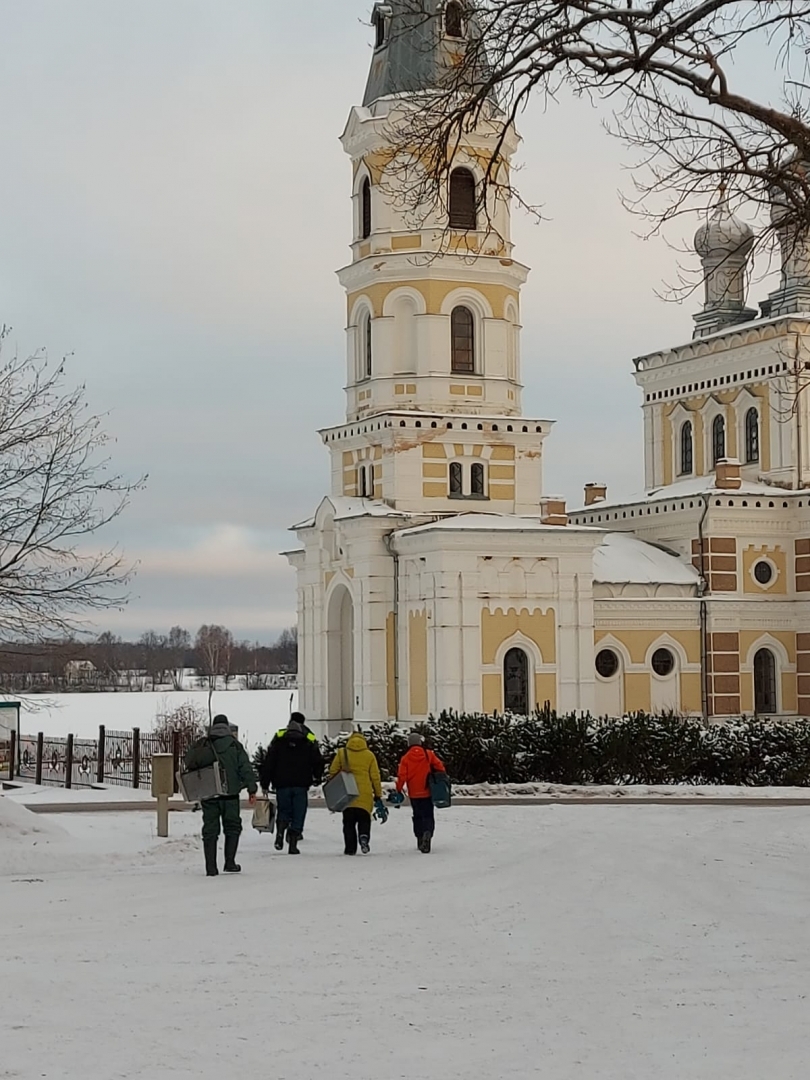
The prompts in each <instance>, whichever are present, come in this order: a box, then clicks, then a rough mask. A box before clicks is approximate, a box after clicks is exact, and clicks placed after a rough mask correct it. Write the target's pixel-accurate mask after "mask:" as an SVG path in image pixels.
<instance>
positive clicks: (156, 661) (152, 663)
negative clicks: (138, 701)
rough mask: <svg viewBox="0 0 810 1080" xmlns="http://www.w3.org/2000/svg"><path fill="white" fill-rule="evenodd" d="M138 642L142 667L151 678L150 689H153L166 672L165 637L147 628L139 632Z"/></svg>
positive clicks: (166, 652) (166, 650) (166, 643)
mask: <svg viewBox="0 0 810 1080" xmlns="http://www.w3.org/2000/svg"><path fill="white" fill-rule="evenodd" d="M138 644H139V645H140V647H141V658H142V663H143V669H144V671H145V672H146V674H147V675H148V676H149V678H150V679H151V680H152V689H153V690H154V689H155V687H156V686H157V684H158V683H159V682H163V676H164V675H165V674H166V664H167V661H168V648H167V646H168V642H167V639H166V637H165V635H164V634H156V633H155V631H154V630H147V631H146V632H145V633H144V634H141V639H140V641H139V642H138Z"/></svg>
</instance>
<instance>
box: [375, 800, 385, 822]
mask: <svg viewBox="0 0 810 1080" xmlns="http://www.w3.org/2000/svg"><path fill="white" fill-rule="evenodd" d="M374 817H375V818H376V819H377V821H379V823H380V824H381V825H384V824H385V823H386V821H388V807H387V806H386V805H385V803H384V802H383V801H382V799H375V800H374Z"/></svg>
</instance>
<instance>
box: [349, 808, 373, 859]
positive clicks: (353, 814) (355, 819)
mask: <svg viewBox="0 0 810 1080" xmlns="http://www.w3.org/2000/svg"><path fill="white" fill-rule="evenodd" d="M360 836H369V837H370V836H371V814H370V813H369V812H368V810H363V809H362V808H361V807H359V806H350V807H349V809H348V810H344V811H343V850H344V851H345V852H346V854H347V855H354V854H355V853H356V851H357V838H358V837H360Z"/></svg>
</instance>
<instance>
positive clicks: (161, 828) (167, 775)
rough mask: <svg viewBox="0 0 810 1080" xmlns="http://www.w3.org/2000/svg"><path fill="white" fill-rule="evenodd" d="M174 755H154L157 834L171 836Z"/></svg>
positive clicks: (153, 790)
mask: <svg viewBox="0 0 810 1080" xmlns="http://www.w3.org/2000/svg"><path fill="white" fill-rule="evenodd" d="M174 775H175V772H174V754H153V755H152V794H153V795H154V797H155V798H156V799H157V834H158V836H168V835H169V797H170V796H171V794H172V791H173V790H174Z"/></svg>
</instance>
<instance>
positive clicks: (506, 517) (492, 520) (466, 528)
mask: <svg viewBox="0 0 810 1080" xmlns="http://www.w3.org/2000/svg"><path fill="white" fill-rule="evenodd" d="M436 530H443V531H446V532H471V531H476V530H478V531H481V532H502V531H503V532H552V533H563V532H582V533H592V532H594V529H593V528H591V527H590V526H587V525H568V526H566V528H565V529H563V528H562V527H561V526H560V525H544V524H543V522H542V521H541V520H540V518H539V517H521V516H520V515H518V514H475V513H472V514H452V515H450V516H449V517H443V518H440V519H439V520H437V521H428V522H426V523H425V524H423V525H414V526H412V527H411V528H405V529H399V530H398V531H397V535H398V536H416V535H417V534H419V533H426V532H434V531H436Z"/></svg>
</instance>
